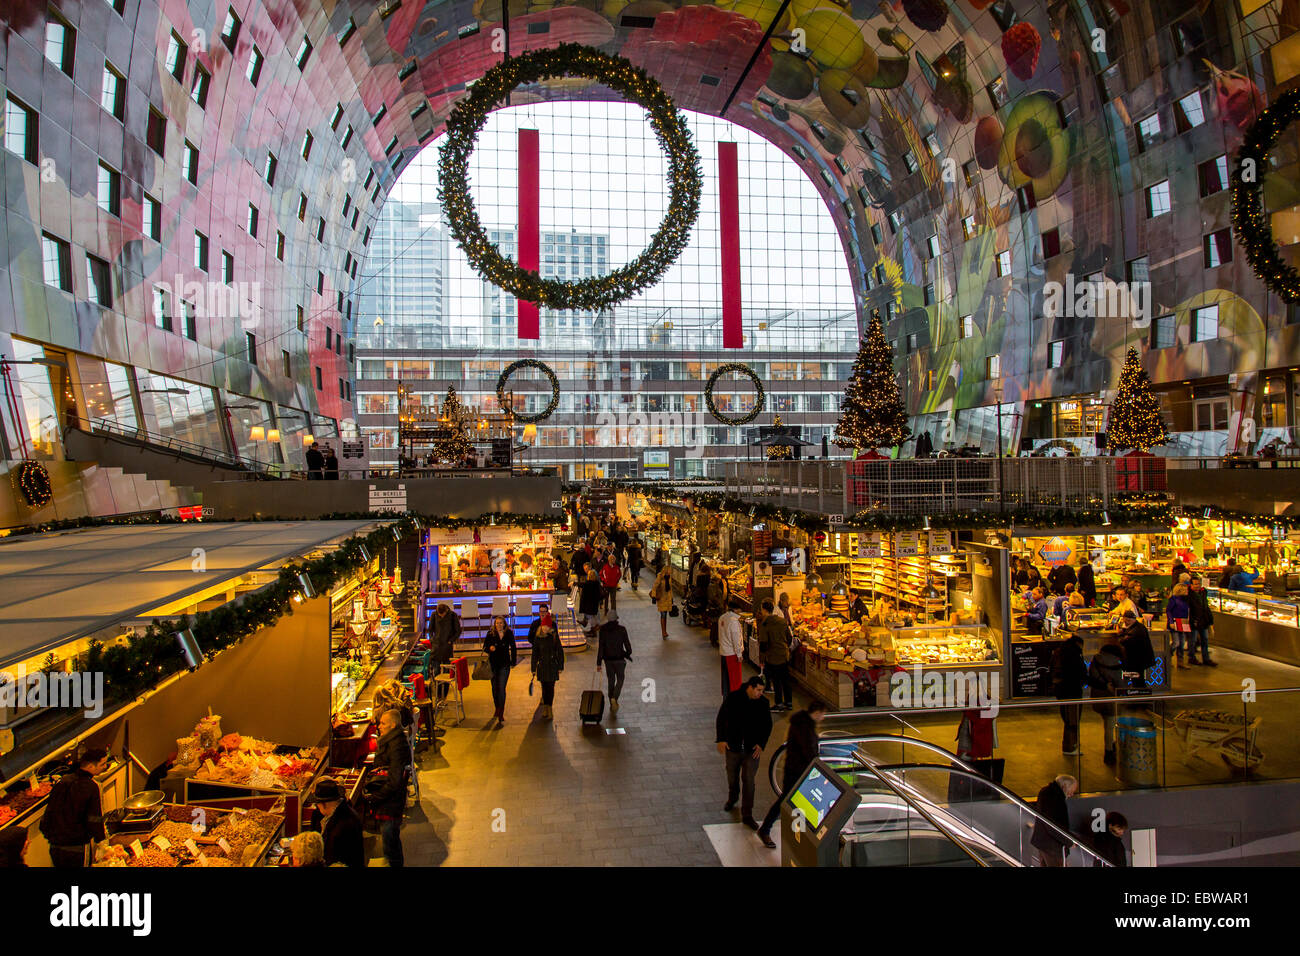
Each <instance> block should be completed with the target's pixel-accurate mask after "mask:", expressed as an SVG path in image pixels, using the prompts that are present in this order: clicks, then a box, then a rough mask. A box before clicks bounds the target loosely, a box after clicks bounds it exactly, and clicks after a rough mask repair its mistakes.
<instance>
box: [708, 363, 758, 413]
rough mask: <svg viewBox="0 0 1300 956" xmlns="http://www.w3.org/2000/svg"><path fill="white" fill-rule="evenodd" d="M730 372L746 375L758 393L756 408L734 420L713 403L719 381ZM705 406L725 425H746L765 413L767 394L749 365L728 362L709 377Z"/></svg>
mask: <svg viewBox="0 0 1300 956" xmlns="http://www.w3.org/2000/svg"><path fill="white" fill-rule="evenodd" d="M728 372H735V373H737V374H738V375H744V376H745V377H746V378H748V379H749V380H750V381H751V382H753V383H754V389H755V391H756V393H757V394H756V395H755V396H754V407H753V408H751V409H750V410H749V412H747V413H746V414H744V415H739V416H736V417H734V418H731V417H728V416H726V415H724V414H722V412H720V411H718V406H717V405H715V404H714V403H713V389H714V388H715V387H716V386H717V384H718V379H720V378H721V377H722V376H723V375H726V374H727V373H728ZM704 404H705V405H706V406H708V409H709V414H710V415H712V416H713V417H714V418H716V419H717V420H718V421H720V422H722V423H723V424H724V425H745V424H748V423H749V422H752V421H753V420H754V419H755V418H757V417H758V416H759V414H760V413H761V412H762V411H763V409H764V407H766V405H767V394H766V393H765V392H764V391H763V383H762V382H760V381H759V380H758V376H757V375H756V374H754V370H753V369H752V368H750V367H749V366H748V365H742V364H740V363H739V362H727V363H725V364H723V365H719V366H718V367H717V368H716V369H715V370H714V372H713V374H712V375H710V376H709V380H708V382H706V383H705V385H704Z"/></svg>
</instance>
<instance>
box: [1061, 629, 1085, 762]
mask: <svg viewBox="0 0 1300 956" xmlns="http://www.w3.org/2000/svg"><path fill="white" fill-rule="evenodd" d="M1087 681H1088V665H1087V664H1085V663H1084V662H1083V638H1082V637H1080V636H1079V635H1078V634H1071V635H1070V636H1069V637H1068V638H1066V639H1065V641H1064V642H1063V643H1062V644H1061V646H1060V647H1058V648H1057V649H1056V650H1055V651H1053V652H1052V693H1053V694H1054V695H1055V697H1056V699H1057V700H1060V701H1078V700H1079V699H1080V698H1081V697H1082V696H1083V687H1084V684H1086V683H1087ZM1060 706H1061V723H1062V724H1064V728H1063V729H1062V731H1061V753H1062V754H1064V755H1065V756H1067V757H1077V756H1078V755H1079V754H1080V753H1081V751H1080V750H1079V711H1080V709H1081V708H1082V707H1083V705H1082V704H1079V703H1063V704H1061V705H1060Z"/></svg>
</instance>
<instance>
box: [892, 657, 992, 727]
mask: <svg viewBox="0 0 1300 956" xmlns="http://www.w3.org/2000/svg"><path fill="white" fill-rule="evenodd" d="M1001 685H1002V678H1001V675H999V674H998V672H997V671H986V670H985V671H922V669H921V668H920V666H917V667H913V668H912V669H911V670H910V671H895V672H894V673H893V674H891V675H890V678H889V704H890V706H891V707H915V708H917V709H923V708H933V707H965V708H976V707H978V708H979V713H980V716H981V717H996V716H997V715H998V710H999V709H1000V704H999V700H1000V699H1001V690H1002V686H1001Z"/></svg>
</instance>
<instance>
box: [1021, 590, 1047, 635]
mask: <svg viewBox="0 0 1300 956" xmlns="http://www.w3.org/2000/svg"><path fill="white" fill-rule="evenodd" d="M1046 619H1047V601H1045V600H1044V599H1043V590H1042V588H1034V590H1033V591H1032V592H1031V593H1030V595H1029V610H1028V611H1026V612H1025V626H1026V627H1027V628H1028V629H1029V633H1030V634H1042V633H1043V621H1044V620H1046Z"/></svg>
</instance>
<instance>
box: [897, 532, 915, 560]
mask: <svg viewBox="0 0 1300 956" xmlns="http://www.w3.org/2000/svg"><path fill="white" fill-rule="evenodd" d="M894 553H895V554H897V555H898V556H899V557H900V558H912V557H915V556H916V555H918V554H920V553H921V536H920V535H919V534H917V533H916V532H915V531H900V532H899V533H898V534H896V535H894Z"/></svg>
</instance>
